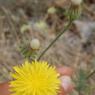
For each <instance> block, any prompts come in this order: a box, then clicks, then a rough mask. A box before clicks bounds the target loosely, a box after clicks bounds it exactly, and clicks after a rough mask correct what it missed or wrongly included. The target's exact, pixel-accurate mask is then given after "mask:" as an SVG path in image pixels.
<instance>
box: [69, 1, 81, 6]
mask: <svg viewBox="0 0 95 95" xmlns="http://www.w3.org/2000/svg"><path fill="white" fill-rule="evenodd" d="M82 1H83V0H71V2H72V4H73V5H80V4H81V3H82Z"/></svg>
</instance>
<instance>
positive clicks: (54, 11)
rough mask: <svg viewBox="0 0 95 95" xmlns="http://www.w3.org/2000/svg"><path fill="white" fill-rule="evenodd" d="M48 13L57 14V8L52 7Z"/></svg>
mask: <svg viewBox="0 0 95 95" xmlns="http://www.w3.org/2000/svg"><path fill="white" fill-rule="evenodd" d="M48 13H49V14H54V13H56V8H55V7H50V8H49V9H48Z"/></svg>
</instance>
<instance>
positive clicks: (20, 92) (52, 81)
mask: <svg viewBox="0 0 95 95" xmlns="http://www.w3.org/2000/svg"><path fill="white" fill-rule="evenodd" d="M14 70H15V73H12V74H11V76H12V77H13V78H14V80H13V81H11V82H10V86H11V88H10V90H11V92H12V95H57V94H58V91H59V88H60V80H59V78H58V77H59V74H58V73H57V72H56V70H55V67H53V66H50V65H49V64H48V63H47V62H38V61H34V62H32V63H30V62H28V61H26V62H25V63H24V64H23V65H22V66H16V67H14Z"/></svg>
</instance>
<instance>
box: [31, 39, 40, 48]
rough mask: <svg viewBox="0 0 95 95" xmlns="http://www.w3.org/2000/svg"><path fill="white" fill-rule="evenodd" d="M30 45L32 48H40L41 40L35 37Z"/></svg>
mask: <svg viewBox="0 0 95 95" xmlns="http://www.w3.org/2000/svg"><path fill="white" fill-rule="evenodd" d="M30 46H31V48H32V49H34V50H38V49H39V48H40V41H39V40H38V39H33V40H32V41H31V42H30Z"/></svg>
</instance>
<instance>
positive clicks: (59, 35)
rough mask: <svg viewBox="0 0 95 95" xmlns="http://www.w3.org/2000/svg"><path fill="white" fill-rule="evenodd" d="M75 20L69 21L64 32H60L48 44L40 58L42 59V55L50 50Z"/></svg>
mask: <svg viewBox="0 0 95 95" xmlns="http://www.w3.org/2000/svg"><path fill="white" fill-rule="evenodd" d="M72 22H73V21H70V22H69V23H68V25H67V26H66V27H65V28H64V30H63V31H62V32H60V33H59V34H58V35H57V37H56V38H55V39H54V40H53V41H52V42H51V43H50V44H49V45H48V46H47V48H46V49H45V50H44V51H43V52H42V53H41V54H40V56H39V57H38V60H40V59H41V57H42V56H43V55H44V54H45V53H46V52H47V51H48V50H49V48H50V47H51V46H52V45H53V44H54V43H55V42H56V41H57V40H58V39H59V38H60V37H61V35H62V34H63V33H64V32H65V31H66V30H68V28H69V27H70V26H71V24H72Z"/></svg>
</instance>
